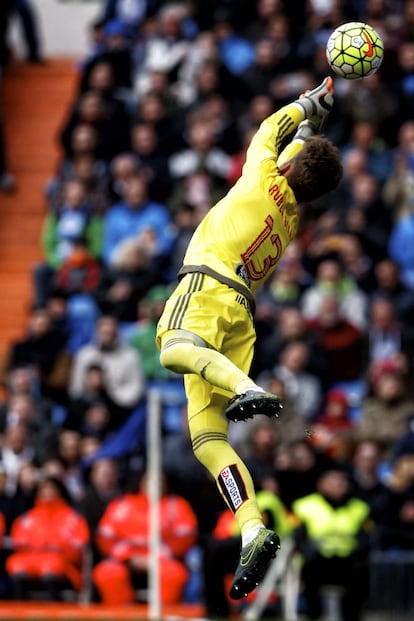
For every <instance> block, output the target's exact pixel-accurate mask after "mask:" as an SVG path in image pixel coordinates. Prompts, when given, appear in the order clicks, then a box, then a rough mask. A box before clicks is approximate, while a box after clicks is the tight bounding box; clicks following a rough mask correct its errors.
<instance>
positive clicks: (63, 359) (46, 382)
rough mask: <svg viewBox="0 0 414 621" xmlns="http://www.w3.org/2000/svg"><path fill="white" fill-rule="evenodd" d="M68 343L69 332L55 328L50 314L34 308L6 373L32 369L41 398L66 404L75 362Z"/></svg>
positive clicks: (13, 347)
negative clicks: (72, 363)
mask: <svg viewBox="0 0 414 621" xmlns="http://www.w3.org/2000/svg"><path fill="white" fill-rule="evenodd" d="M66 343H67V335H66V333H65V331H64V330H62V329H61V328H60V327H55V326H54V325H53V323H52V318H51V315H50V313H49V311H48V310H47V309H45V308H36V307H34V308H33V309H32V311H31V314H30V317H29V321H28V325H27V330H26V334H25V336H23V338H21V339H19V340H17V341H15V342H14V343H12V344H11V346H10V348H9V351H8V352H7V354H6V372H8V371H10V370H11V369H15V368H17V367H21V366H24V367H26V368H30V369H32V370H33V372H34V373H35V374H36V376H37V378H38V381H39V390H40V394H41V395H42V396H43V397H45V398H50V399H51V400H52V401H55V400H57V401H58V402H62V401H63V402H64V401H65V398H66V383H67V379H68V374H69V366H70V362H71V360H70V356H69V353H68V351H67V347H66Z"/></svg>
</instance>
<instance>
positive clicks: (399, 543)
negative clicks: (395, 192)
mask: <svg viewBox="0 0 414 621" xmlns="http://www.w3.org/2000/svg"><path fill="white" fill-rule="evenodd" d="M413 524H414V456H413V455H402V456H401V457H399V458H398V459H397V461H396V462H395V464H394V465H393V468H392V470H391V472H390V477H389V481H388V497H387V501H386V505H385V508H384V513H383V519H382V521H381V525H380V528H379V533H378V544H377V545H378V546H379V547H380V548H382V549H385V550H410V551H412V550H413V548H414V537H413V533H414V530H413Z"/></svg>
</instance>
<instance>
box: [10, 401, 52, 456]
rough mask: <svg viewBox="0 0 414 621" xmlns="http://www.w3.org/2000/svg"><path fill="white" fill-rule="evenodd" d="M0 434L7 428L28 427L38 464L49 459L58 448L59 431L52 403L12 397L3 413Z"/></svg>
mask: <svg viewBox="0 0 414 621" xmlns="http://www.w3.org/2000/svg"><path fill="white" fill-rule="evenodd" d="M3 415H4V417H2V418H3V419H2V420H1V422H0V433H2V432H4V431H5V429H7V427H12V426H16V425H19V424H22V425H27V430H28V433H29V437H30V444H31V446H32V448H33V451H34V457H35V459H36V461H37V463H42V461H43V460H44V459H46V458H48V457H49V456H50V455H51V454H53V452H54V451H55V449H56V446H57V429H56V426H55V425H54V423H53V419H52V416H53V410H52V408H51V406H50V403H48V404H47V402H46V403H44V404H43V406H42V400H38V399H37V398H35V397H34V396H33V395H30V394H21V395H12V396H11V397H10V398H9V399H8V401H7V406H6V407H5V408H4V411H3Z"/></svg>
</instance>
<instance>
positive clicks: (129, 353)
mask: <svg viewBox="0 0 414 621" xmlns="http://www.w3.org/2000/svg"><path fill="white" fill-rule="evenodd" d="M94 364H97V365H99V366H101V367H102V369H103V371H104V376H105V380H106V389H107V391H108V395H109V396H110V397H111V399H112V400H113V401H114V402H115V404H116V405H118V406H120V407H124V408H134V407H135V406H136V405H137V404H138V402H139V401H140V399H141V398H142V396H143V394H144V389H145V381H144V374H143V370H142V365H141V359H140V357H139V354H138V353H137V352H136V350H135V349H133V348H132V347H130V346H129V345H126V344H125V343H123V342H122V340H121V337H120V335H119V330H118V321H117V319H116V318H115V317H112V316H109V315H104V316H102V317H100V318H99V319H98V322H97V327H96V338H95V341H94V342H93V343H90V344H87V345H84V346H83V347H81V348H80V349H79V351H78V352H77V353H76V354H75V356H74V359H73V365H72V373H71V378H70V385H69V394H70V397H71V398H72V399H77V398H79V397H81V396H82V394H83V392H84V387H85V385H84V382H85V376H86V371H87V369H88V368H89V367H90V366H91V365H94Z"/></svg>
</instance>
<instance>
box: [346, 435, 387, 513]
mask: <svg viewBox="0 0 414 621" xmlns="http://www.w3.org/2000/svg"><path fill="white" fill-rule="evenodd" d="M381 459H382V450H381V445H380V444H378V443H377V442H373V441H371V440H362V441H360V442H357V444H356V446H355V448H354V451H353V454H352V456H351V460H350V464H351V479H352V485H353V489H354V492H355V494H356V495H357V496H358V498H361V500H363V501H364V502H366V503H367V504H368V505H369V507H370V511H371V517H372V519H373V520H374V523H375V524H376V525H378V524H380V523H381V522H382V520H383V519H384V511H385V504H386V499H387V487H386V485H385V483H384V482H383V481H382V479H381V465H382V462H381Z"/></svg>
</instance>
